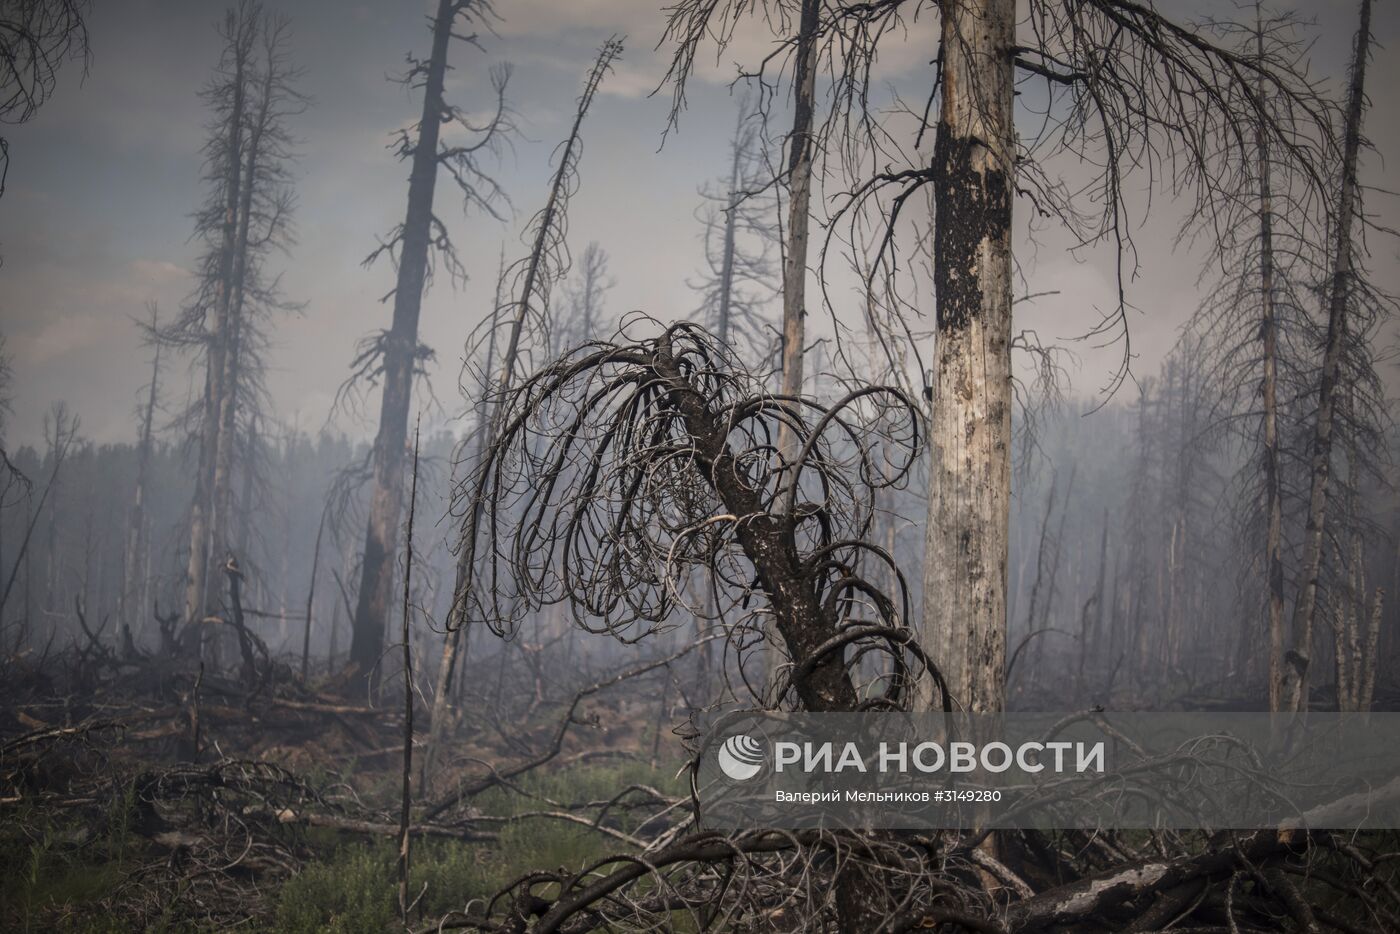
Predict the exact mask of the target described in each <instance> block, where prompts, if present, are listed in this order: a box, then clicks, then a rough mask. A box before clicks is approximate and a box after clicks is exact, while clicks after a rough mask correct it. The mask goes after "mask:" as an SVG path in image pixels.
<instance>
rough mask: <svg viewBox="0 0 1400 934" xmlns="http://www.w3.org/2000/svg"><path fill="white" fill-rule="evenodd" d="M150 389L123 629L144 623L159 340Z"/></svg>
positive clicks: (154, 322)
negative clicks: (148, 494) (148, 493)
mask: <svg viewBox="0 0 1400 934" xmlns="http://www.w3.org/2000/svg"><path fill="white" fill-rule="evenodd" d="M159 325H160V322H159V320H158V318H157V315H156V307H155V305H154V304H152V305H151V325H150V327H151V330H150V333H151V334H156V333H157V332H158V330H159ZM153 344H154V357H153V358H152V361H151V385H150V390H149V391H148V392H147V394H146V408H145V410H144V411H143V412H142V415H141V438H140V440H139V441H138V442H137V445H136V488H135V490H133V491H132V494H131V514H130V518H129V519H128V520H127V527H126V548H125V549H124V551H123V565H124V567H123V575H122V577H123V581H122V593H121V608H120V616H121V618H122V623H123V625H126V626H133V624H136V625H137V626H139V623H138V622H137V621H138V620H139V621H144V620H145V619H146V581H147V579H148V578H149V570H150V568H149V562H148V558H147V547H146V525H147V522H146V479H147V478H146V474H147V472H148V471H149V469H150V463H151V443H152V437H153V434H154V424H155V415H156V400H157V399H158V398H159V395H160V349H161V342H160V340H159V339H157V340H155V341H153Z"/></svg>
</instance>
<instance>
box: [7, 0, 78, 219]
mask: <svg viewBox="0 0 1400 934" xmlns="http://www.w3.org/2000/svg"><path fill="white" fill-rule="evenodd" d="M91 6H92V4H91V2H90V0H24V2H20V3H9V4H6V5H5V10H4V12H3V14H0V123H11V124H14V123H23V122H25V121H26V120H28V119H30V118H31V117H33V116H34V114H35V112H36V111H38V109H39V108H40V107H42V106H43V105H44V102H45V101H47V100H48V99H49V96H50V95H51V94H53V91H54V87H55V86H56V84H57V80H58V70H59V67H60V66H61V65H62V64H63V62H64V61H65V60H68V59H78V60H80V61H82V63H83V67H84V70H86V67H87V63H88V59H89V55H90V53H89V50H88V33H87V24H86V22H85V21H84V17H85V16H87V14H88V11H89V10H90V9H91ZM9 168H10V146H9V143H8V142H7V141H6V140H5V138H4V137H3V136H0V197H3V196H4V194H5V177H6V176H7V175H8V174H9Z"/></svg>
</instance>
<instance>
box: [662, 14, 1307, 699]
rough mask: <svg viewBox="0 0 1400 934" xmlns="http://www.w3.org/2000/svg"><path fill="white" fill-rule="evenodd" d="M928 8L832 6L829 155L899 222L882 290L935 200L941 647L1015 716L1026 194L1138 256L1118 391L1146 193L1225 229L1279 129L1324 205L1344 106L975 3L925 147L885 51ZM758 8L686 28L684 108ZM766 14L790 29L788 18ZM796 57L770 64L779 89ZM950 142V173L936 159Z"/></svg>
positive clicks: (1227, 66)
mask: <svg viewBox="0 0 1400 934" xmlns="http://www.w3.org/2000/svg"><path fill="white" fill-rule="evenodd" d="M915 6H922V5H908V4H884V3H880V4H856V5H850V6H839V7H837V6H834V5H833V6H826V5H821V9H820V11H819V14H820V15H819V17H818V26H817V28H816V34H817V35H818V37H819V45H820V47H821V48H822V50H823V54H824V55H828V56H829V57H830V61H831V73H832V86H831V96H832V99H833V107H832V108H830V112H829V113H828V115H827V117H826V119H825V121H824V122H823V123H822V124H821V126H820V133H819V136H818V138H819V139H820V140H821V141H822V142H823V143H824V144H825V145H824V147H823V148H824V149H825V150H826V151H828V152H840V153H842V154H843V159H845V160H846V161H847V162H848V163H850V164H854V165H859V166H862V173H863V175H864V179H863V180H861V179H860V178H857V180H856V181H855V182H854V184H853V186H852V190H851V192H850V196H851V197H850V198H849V199H848V201H847V202H845V204H844V205H842V207H841V208H839V209H838V215H839V213H840V212H842V211H857V210H864V209H867V208H870V206H871V205H872V204H873V205H874V206H875V208H876V209H878V210H880V211H882V212H883V213H885V214H886V233H885V235H884V236H883V237H880V238H878V239H877V242H876V243H875V244H874V245H873V253H874V255H873V257H871V258H870V260H869V261H868V262H867V263H866V265H865V267H864V268H866V269H868V270H870V277H871V278H872V279H873V277H874V276H875V275H882V276H886V277H889V278H894V277H896V276H897V275H898V274H899V270H900V269H901V268H902V267H901V264H900V262H899V261H898V257H899V256H900V253H901V251H900V249H899V244H898V237H896V233H897V231H898V229H899V227H898V225H899V222H900V215H901V212H902V211H903V210H904V209H905V208H906V207H907V206H908V205H910V204H911V203H913V202H911V198H913V196H914V194H915V193H916V192H918V191H920V190H922V189H925V188H926V186H927V191H928V192H931V199H932V202H933V214H934V218H933V222H934V225H933V235H932V269H933V275H932V279H933V291H934V306H935V324H936V329H937V338H938V339H937V341H936V345H935V352H936V355H937V356H936V359H935V361H934V366H933V374H932V379H931V381H930V382H929V385H928V386H927V387H926V391H927V394H928V396H929V399H930V401H931V402H932V407H931V410H930V430H929V434H930V449H931V461H930V469H929V513H928V522H927V541H926V543H925V558H924V560H925V569H924V571H925V572H924V588H923V594H924V601H925V605H924V612H923V636H922V638H923V641H924V643H925V645H926V647H927V648H928V650H929V651H930V653H931V654H933V655H934V656H935V657H937V658H938V659H939V660H940V662H941V663H942V664H943V665H944V667H945V669H946V670H947V673H948V676H949V681H950V684H951V685H952V686H953V689H954V693H955V694H956V695H957V696H958V698H959V700H960V701H961V702H962V703H964V704H966V705H967V706H968V707H970V708H971V709H983V710H986V709H996V708H998V707H1000V706H1001V704H1002V702H1003V697H1004V685H1003V681H1004V670H1005V654H1006V649H1005V642H1006V585H1007V552H1008V544H1009V543H1008V536H1007V528H1008V521H1009V514H1010V513H1009V510H1010V478H1011V469H1010V468H1011V458H1012V407H1013V395H1012V388H1011V386H1012V379H1011V377H1012V375H1013V369H1012V365H1011V355H1012V350H1013V348H1014V347H1015V340H1014V335H1015V331H1014V330H1013V328H1012V293H1011V271H1012V263H1013V257H1012V252H1011V243H1012V239H1011V235H1012V221H1013V215H1012V207H1013V201H1014V200H1015V198H1016V197H1017V196H1021V197H1024V198H1025V200H1026V201H1027V202H1028V203H1029V204H1030V205H1031V206H1032V207H1033V209H1034V210H1035V211H1036V212H1037V213H1038V214H1040V215H1041V216H1043V217H1048V218H1051V219H1054V220H1055V221H1057V222H1060V223H1063V224H1064V226H1065V227H1066V228H1067V229H1068V230H1069V231H1070V232H1071V234H1072V235H1074V236H1076V237H1077V238H1079V240H1080V241H1081V242H1083V243H1101V242H1102V243H1107V244H1108V245H1109V246H1110V248H1112V249H1114V250H1115V251H1116V254H1117V262H1118V284H1119V290H1118V292H1119V294H1118V299H1119V300H1118V302H1117V303H1116V305H1115V307H1114V309H1113V310H1112V311H1110V313H1109V315H1108V316H1107V317H1106V318H1105V319H1104V321H1103V322H1102V323H1101V325H1100V326H1099V327H1098V328H1097V329H1096V331H1095V334H1096V335H1097V336H1099V337H1109V338H1113V337H1117V338H1120V339H1122V340H1123V342H1124V356H1123V366H1122V368H1121V369H1120V370H1119V372H1118V373H1117V374H1116V375H1115V376H1114V377H1113V379H1112V380H1111V384H1110V388H1114V387H1116V386H1117V385H1118V384H1119V383H1121V381H1122V380H1123V379H1124V378H1126V376H1127V363H1128V361H1129V360H1130V359H1131V354H1130V352H1129V348H1128V346H1127V343H1126V341H1127V332H1126V327H1125V325H1126V321H1127V318H1126V314H1127V309H1128V300H1127V298H1126V282H1127V280H1128V279H1129V278H1130V277H1131V275H1132V263H1133V262H1134V261H1135V254H1134V252H1133V243H1132V235H1131V230H1130V225H1129V217H1130V207H1129V201H1128V199H1127V198H1126V197H1125V191H1126V190H1127V189H1126V188H1125V180H1126V179H1127V178H1128V177H1129V176H1130V175H1131V174H1132V173H1133V172H1136V171H1141V172H1144V173H1147V174H1149V175H1151V177H1152V179H1153V180H1154V181H1159V180H1161V179H1165V180H1166V181H1165V184H1166V185H1167V186H1168V187H1170V188H1171V189H1172V190H1174V191H1182V192H1191V193H1192V194H1193V195H1194V197H1195V199H1196V210H1197V211H1198V212H1199V213H1200V214H1201V215H1203V216H1208V215H1211V214H1213V213H1215V212H1217V211H1218V210H1219V208H1220V206H1221V205H1222V204H1223V203H1225V202H1227V201H1228V200H1229V199H1230V197H1231V196H1232V194H1233V193H1232V192H1230V191H1227V190H1225V189H1224V188H1223V186H1222V184H1221V180H1222V179H1225V178H1229V177H1232V176H1233V174H1234V171H1233V170H1234V168H1235V167H1236V166H1238V165H1239V164H1241V163H1242V162H1248V163H1250V164H1253V162H1254V160H1255V158H1256V145H1255V136H1256V132H1257V131H1259V132H1263V133H1264V134H1265V135H1266V136H1267V137H1268V138H1269V140H1270V142H1271V144H1272V152H1273V158H1274V160H1275V162H1276V163H1277V164H1278V165H1280V166H1286V167H1287V168H1288V170H1289V171H1296V174H1297V176H1298V177H1299V178H1303V179H1306V180H1307V182H1308V183H1309V184H1310V185H1312V186H1313V187H1314V189H1316V188H1317V186H1318V185H1319V183H1320V179H1321V172H1320V166H1322V165H1323V164H1324V163H1325V159H1326V153H1327V152H1328V151H1330V146H1331V133H1330V127H1329V126H1328V119H1327V112H1326V107H1325V106H1324V105H1323V104H1321V103H1320V102H1319V101H1318V99H1317V96H1316V94H1315V93H1314V92H1313V89H1312V88H1311V87H1310V86H1309V85H1308V84H1307V83H1306V81H1304V80H1303V79H1301V78H1300V77H1299V76H1298V75H1297V73H1296V71H1295V70H1294V69H1293V68H1292V67H1291V63H1289V62H1287V61H1278V60H1277V59H1275V58H1273V57H1267V56H1266V60H1265V61H1260V60H1259V59H1258V58H1257V57H1256V56H1254V55H1241V54H1238V53H1236V52H1234V51H1232V50H1230V49H1228V48H1225V47H1222V46H1221V45H1218V44H1216V43H1213V42H1212V41H1210V40H1209V39H1208V38H1206V37H1204V36H1203V35H1202V34H1201V33H1200V32H1198V31H1197V30H1194V29H1191V28H1187V27H1183V26H1181V25H1179V24H1177V23H1175V22H1173V21H1172V20H1170V19H1168V18H1167V17H1165V16H1163V15H1162V14H1160V13H1158V12H1157V11H1156V10H1155V9H1153V8H1152V7H1150V6H1146V5H1142V4H1136V3H1119V2H1116V0H1094V2H1089V3H1077V4H1061V3H1054V2H1036V3H1032V4H1031V6H1030V8H1029V12H1028V14H1027V15H1026V16H1023V17H1021V18H1020V20H1019V22H1018V17H1017V10H1016V5H1015V4H1014V3H1012V2H1010V0H963V2H955V3H944V4H940V5H938V8H937V11H936V14H934V15H936V16H937V21H938V23H939V29H940V34H941V38H940V44H939V52H938V58H937V61H936V70H935V73H934V75H933V76H932V82H931V84H932V86H931V88H930V92H929V95H928V110H929V111H932V110H933V108H935V107H936V108H937V114H938V116H937V119H936V120H929V119H920V120H919V121H918V122H917V124H916V126H915V127H914V129H913V132H912V135H911V139H910V140H909V142H911V143H912V144H913V145H912V146H905V145H901V143H902V142H903V141H902V140H901V141H898V142H895V143H891V142H890V140H889V138H888V135H887V133H886V131H885V130H884V129H882V128H881V127H880V126H879V122H878V121H876V120H874V119H873V118H872V114H871V112H870V110H869V108H868V101H869V90H870V88H871V86H872V82H873V81H874V80H875V79H873V78H872V73H873V68H874V63H875V61H876V59H877V57H878V52H879V50H880V49H881V48H885V47H887V46H888V43H890V42H893V41H897V40H895V39H894V38H892V37H896V36H900V35H902V34H904V32H905V27H906V26H907V24H908V21H909V20H910V18H911V17H912V16H913V15H914V7H915ZM754 9H755V7H754V6H753V5H750V4H745V3H739V2H728V3H719V4H716V3H705V2H701V0H687V2H684V3H681V4H678V5H677V6H676V7H674V8H673V9H672V16H671V26H670V32H669V37H670V38H672V39H674V41H675V43H676V51H675V54H674V57H673V62H672V67H671V72H670V77H671V79H672V81H673V82H674V84H675V86H676V91H675V95H676V100H677V106H679V104H680V103H681V102H683V100H684V91H683V89H684V83H685V80H686V78H687V76H688V75H689V73H690V70H691V67H692V65H693V62H694V56H695V54H696V49H697V48H698V47H699V46H700V45H701V44H702V43H708V42H711V41H716V42H718V43H719V44H720V45H721V46H723V45H725V44H726V43H728V41H729V40H730V39H731V38H732V37H733V35H734V34H735V28H736V27H735V23H736V22H738V21H740V20H741V19H742V17H743V16H744V15H745V14H746V13H749V12H752V11H753V10H754ZM757 9H759V10H761V11H764V12H768V13H770V14H771V13H772V10H771V9H770V5H767V4H760V5H758V6H757ZM781 60H782V59H781V57H780V56H778V55H776V54H774V55H770V56H769V57H768V58H766V59H765V60H764V62H763V63H762V65H761V66H760V67H759V69H758V72H757V76H758V77H759V78H763V77H765V75H764V72H765V70H771V69H772V68H775V67H777V66H776V65H775V64H774V63H775V62H780V61H781ZM767 77H768V78H770V79H771V77H772V76H771V74H769V75H767ZM1261 86H1262V87H1263V88H1264V89H1265V93H1264V95H1261V93H1260V87H1261ZM1018 87H1020V88H1021V89H1022V91H1023V93H1030V92H1034V94H1035V95H1036V100H1037V101H1039V105H1038V107H1037V110H1038V113H1037V116H1036V118H1035V121H1034V126H1033V127H1032V128H1031V132H1030V133H1029V134H1027V135H1018V133H1017V128H1016V126H1015V125H1014V113H1013V106H1012V101H1013V94H1014V93H1016V89H1017V88H1018ZM1265 97H1267V98H1268V99H1270V100H1277V101H1283V102H1285V103H1286V105H1287V106H1288V108H1289V111H1288V113H1287V115H1283V116H1280V115H1279V114H1278V113H1277V112H1276V111H1274V110H1271V109H1270V108H1269V107H1267V106H1265V104H1264V103H1263V99H1264V98H1265ZM928 131H932V136H933V152H932V154H931V156H926V155H925V153H924V152H923V151H921V149H920V144H921V142H922V140H923V138H924V137H925V135H926V133H927V132H928ZM1052 158H1054V159H1057V160H1061V161H1062V162H1068V163H1071V164H1076V165H1080V166H1083V167H1087V168H1088V169H1090V170H1091V171H1093V172H1094V173H1095V178H1096V180H1095V181H1094V182H1093V183H1091V184H1090V185H1089V187H1088V189H1087V192H1088V196H1089V198H1090V199H1091V200H1092V201H1093V202H1094V204H1095V205H1096V206H1097V213H1094V212H1093V211H1086V210H1084V208H1083V205H1082V204H1081V202H1082V200H1083V199H1082V198H1081V197H1080V196H1079V194H1080V193H1081V192H1085V191H1086V189H1085V188H1084V187H1083V186H1082V185H1079V184H1078V183H1076V184H1067V183H1066V182H1065V181H1064V180H1063V179H1062V178H1060V177H1059V175H1058V173H1059V171H1060V169H1059V168H1058V163H1055V164H1052V163H1051V161H1050V160H1051V159H1052ZM901 164H902V165H903V166H904V167H902V168H898V167H896V166H897V165H901ZM833 220H835V218H833ZM833 227H834V225H833ZM919 246H920V248H922V244H920V245H919ZM904 252H908V251H904ZM790 259H791V257H789V260H790ZM893 307H896V308H899V307H904V306H901V305H897V304H895V305H893Z"/></svg>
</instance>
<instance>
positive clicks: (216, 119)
mask: <svg viewBox="0 0 1400 934" xmlns="http://www.w3.org/2000/svg"><path fill="white" fill-rule="evenodd" d="M220 35H221V36H222V38H223V40H224V49H223V55H222V58H221V60H220V63H219V66H218V70H217V72H216V76H215V78H214V79H213V81H212V82H211V83H210V84H209V86H208V87H207V88H206V89H205V90H204V92H203V97H204V99H205V101H206V102H207V103H208V105H209V108H210V110H211V111H212V113H213V120H212V121H211V132H210V138H209V141H208V143H207V144H206V146H205V184H206V186H207V188H208V190H209V194H208V198H207V199H206V201H205V203H204V204H203V205H202V206H201V208H200V210H199V211H198V212H197V213H196V214H195V236H196V237H197V238H198V239H199V240H201V241H202V242H203V244H204V248H205V249H204V255H203V256H202V257H201V259H200V265H199V283H198V285H197V287H196V289H195V292H194V294H193V295H192V296H191V298H190V301H189V304H188V306H187V307H186V308H185V309H183V310H182V312H181V314H180V315H179V317H178V319H177V320H176V321H175V322H173V323H172V324H171V325H170V326H169V327H167V328H164V329H162V331H161V332H160V334H161V339H162V340H164V341H166V342H168V343H171V344H174V345H176V346H182V347H190V348H194V349H195V350H196V351H197V352H198V353H199V354H200V358H201V362H202V364H203V370H204V391H203V397H202V399H200V400H199V401H198V402H196V403H195V405H194V406H193V408H192V410H191V411H190V412H189V413H187V420H188V421H189V423H190V425H191V430H192V434H193V436H194V438H195V442H194V444H195V447H196V448H197V455H196V456H197V466H196V473H195V495H194V501H193V503H192V505H191V509H190V519H189V554H188V562H187V568H186V574H185V618H186V619H187V620H190V621H196V620H198V619H201V618H203V616H204V615H205V614H206V613H207V612H209V611H211V610H212V609H214V608H215V606H216V605H217V603H218V599H219V598H218V592H219V590H220V586H221V585H220V584H219V582H218V580H217V574H216V571H217V569H218V568H219V567H221V566H222V564H223V563H224V560H225V558H226V557H227V554H228V551H229V548H230V545H231V543H232V541H233V540H232V538H231V524H232V509H233V494H232V481H233V475H234V469H235V466H236V465H240V466H243V467H245V468H246V466H247V460H248V453H249V452H248V441H247V434H248V433H247V427H248V425H249V424H250V423H251V421H252V420H253V419H254V418H256V415H257V412H258V410H259V409H260V408H261V407H263V403H264V402H265V396H264V392H263V384H262V359H263V353H264V351H265V349H266V341H267V339H266V334H265V326H264V319H265V318H266V317H267V316H268V315H269V314H271V313H272V312H274V311H283V310H290V309H293V308H295V307H296V306H295V305H292V304H290V303H288V302H287V301H286V300H285V299H284V298H283V297H282V295H281V293H280V290H279V286H278V278H277V277H276V276H272V275H269V273H268V270H267V262H268V260H269V258H270V257H271V256H272V255H273V254H274V253H276V252H277V251H285V250H286V249H288V248H289V246H290V245H291V243H292V238H293V232H292V226H291V225H292V211H293V208H294V205H295V198H294V195H293V192H292V185H291V176H290V170H289V163H290V160H291V159H292V158H293V148H294V141H293V138H292V135H291V130H290V126H289V123H290V121H291V118H292V117H294V116H295V115H296V114H299V113H300V112H301V111H302V109H304V107H305V103H306V102H305V98H304V97H302V96H301V94H300V93H299V92H297V90H296V89H295V87H294V85H295V82H296V79H297V77H298V74H299V73H298V70H297V69H296V68H295V67H294V66H293V65H292V64H291V63H290V62H289V60H288V51H287V46H288V43H289V41H290V25H289V22H288V21H287V20H286V19H284V18H282V17H278V16H274V15H270V14H268V13H267V12H265V11H264V10H263V8H262V6H261V5H260V4H258V3H254V2H245V3H243V4H241V5H240V6H239V7H237V8H236V9H231V10H229V11H228V13H227V14H226V15H225V17H224V19H223V21H222V23H221V24H220ZM240 447H242V448H243V452H242V454H240V453H238V449H239V448H240ZM240 462H241V463H240Z"/></svg>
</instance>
